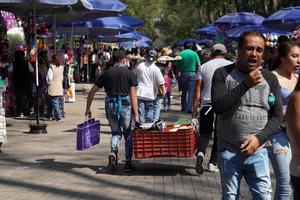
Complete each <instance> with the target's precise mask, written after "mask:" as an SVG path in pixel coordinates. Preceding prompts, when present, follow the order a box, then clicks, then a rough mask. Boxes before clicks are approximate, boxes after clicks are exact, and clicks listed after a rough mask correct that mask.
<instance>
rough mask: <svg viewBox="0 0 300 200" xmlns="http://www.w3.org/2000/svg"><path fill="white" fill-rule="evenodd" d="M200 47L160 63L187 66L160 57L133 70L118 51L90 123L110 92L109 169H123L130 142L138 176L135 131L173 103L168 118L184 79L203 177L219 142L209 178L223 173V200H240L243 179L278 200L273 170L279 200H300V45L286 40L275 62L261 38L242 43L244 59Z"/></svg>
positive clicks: (246, 36)
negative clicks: (173, 92) (103, 96)
mask: <svg viewBox="0 0 300 200" xmlns="http://www.w3.org/2000/svg"><path fill="white" fill-rule="evenodd" d="M194 47H196V48H193V45H191V44H188V43H186V44H185V46H184V49H182V50H181V51H180V52H179V51H172V50H171V49H170V48H164V49H162V50H161V52H160V53H159V54H158V55H165V53H166V52H169V55H172V53H174V52H175V54H173V56H175V55H179V56H180V58H181V59H180V60H178V61H174V62H161V63H160V62H159V59H158V61H157V62H155V59H156V57H157V51H155V50H153V49H152V50H148V51H147V52H146V54H145V56H143V57H142V58H140V59H139V60H138V61H136V60H131V61H130V62H131V63H128V62H126V58H128V52H127V53H126V51H125V50H123V49H118V50H115V51H113V57H114V59H115V60H116V63H115V64H114V65H113V67H111V68H109V69H108V70H107V71H104V72H103V73H102V74H101V75H100V76H99V77H98V79H97V80H96V82H95V85H94V87H93V89H92V90H91V92H90V93H89V96H88V100H87V107H86V115H89V116H90V115H91V110H90V106H91V103H92V101H93V97H94V94H95V93H96V92H97V90H98V89H99V88H103V87H104V89H105V92H106V94H107V97H106V99H105V110H106V115H107V118H108V120H109V124H110V127H111V129H112V139H111V151H110V154H109V156H108V167H109V168H110V169H116V167H117V161H118V148H119V140H120V138H121V137H122V135H124V138H125V157H126V164H125V170H127V171H130V170H131V169H132V166H131V157H132V138H131V134H130V132H131V130H132V128H133V124H135V125H137V124H143V123H154V122H156V121H157V120H158V119H159V112H160V110H161V109H162V107H161V105H160V100H159V99H160V98H164V99H165V100H164V108H163V110H166V111H167V108H168V107H167V106H170V104H167V99H169V96H170V94H168V92H169V93H170V92H171V90H169V89H166V88H168V87H169V84H170V80H171V84H172V80H174V79H175V78H174V77H176V80H177V81H178V82H179V86H180V90H181V110H182V111H183V112H186V113H191V115H192V117H194V118H198V119H199V122H200V127H199V133H200V135H199V143H198V147H197V151H196V166H195V169H196V172H197V173H198V174H202V173H204V171H205V167H204V166H203V162H204V156H205V154H206V148H207V146H208V143H209V140H210V139H211V137H212V135H213V134H214V141H213V147H212V152H211V156H210V159H209V163H208V167H207V170H208V171H210V172H219V173H220V178H221V186H222V199H238V198H239V192H240V183H241V179H242V177H244V179H245V181H246V183H247V184H248V186H249V191H250V192H251V194H252V196H253V199H271V194H272V193H271V192H272V187H271V178H270V173H271V172H270V168H269V163H271V165H272V167H273V171H274V174H275V177H276V186H275V188H276V189H275V193H274V195H275V196H274V199H291V196H292V188H294V192H293V195H294V199H299V198H300V197H299V184H298V183H299V179H300V171H299V166H300V165H299V162H300V159H299V152H300V151H299V148H300V144H299V141H300V140H299V131H300V128H299V127H300V126H299V118H300V117H299V104H300V100H299V85H300V81H299V79H298V73H297V70H298V68H299V66H300V43H299V41H297V40H294V39H290V38H288V37H287V36H282V37H280V38H279V41H278V45H277V47H276V49H275V50H274V51H273V54H272V55H269V56H268V57H266V56H265V55H266V51H267V47H266V39H265V38H264V36H263V35H261V34H260V33H258V32H253V31H249V32H245V33H243V34H242V35H241V37H240V39H239V46H238V49H237V54H236V56H228V52H227V49H226V47H225V46H224V45H223V44H214V45H212V46H210V47H207V49H205V51H204V50H203V49H201V48H197V45H194ZM230 58H234V59H230ZM274 58H275V59H274ZM203 60H205V61H204V62H203ZM133 63H134V65H133ZM108 80H119V81H108ZM171 88H172V86H171ZM131 122H133V123H131Z"/></svg>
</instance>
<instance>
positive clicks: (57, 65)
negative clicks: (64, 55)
mask: <svg viewBox="0 0 300 200" xmlns="http://www.w3.org/2000/svg"><path fill="white" fill-rule="evenodd" d="M51 63H52V64H55V65H56V67H59V66H60V62H59V59H58V56H57V55H53V56H52V57H51Z"/></svg>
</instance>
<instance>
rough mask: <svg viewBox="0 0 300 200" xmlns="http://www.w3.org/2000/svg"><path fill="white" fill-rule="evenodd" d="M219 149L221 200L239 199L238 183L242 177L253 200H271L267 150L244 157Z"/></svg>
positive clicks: (237, 153) (240, 154) (263, 149)
mask: <svg viewBox="0 0 300 200" xmlns="http://www.w3.org/2000/svg"><path fill="white" fill-rule="evenodd" d="M218 147H219V152H218V159H219V169H220V176H221V185H222V200H227V199H228V200H229V199H230V200H235V199H239V194H240V183H241V179H242V177H243V176H244V178H245V181H246V182H247V184H248V186H249V190H250V192H251V194H252V199H255V200H260V199H261V200H266V199H268V200H271V191H272V188H271V179H270V169H269V159H268V153H267V149H265V148H262V149H260V150H258V151H257V152H256V153H255V154H254V155H251V156H245V155H243V154H242V153H239V152H231V151H229V150H227V149H225V148H223V147H220V146H218Z"/></svg>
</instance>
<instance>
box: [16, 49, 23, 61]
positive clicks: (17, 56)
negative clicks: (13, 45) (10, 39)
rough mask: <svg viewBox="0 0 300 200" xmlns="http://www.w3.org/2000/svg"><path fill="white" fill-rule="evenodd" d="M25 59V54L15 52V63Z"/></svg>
mask: <svg viewBox="0 0 300 200" xmlns="http://www.w3.org/2000/svg"><path fill="white" fill-rule="evenodd" d="M24 58H25V52H24V51H21V50H17V51H16V52H15V60H16V62H19V61H23V60H24Z"/></svg>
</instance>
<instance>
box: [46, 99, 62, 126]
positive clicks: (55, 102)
mask: <svg viewBox="0 0 300 200" xmlns="http://www.w3.org/2000/svg"><path fill="white" fill-rule="evenodd" d="M60 99H61V96H49V101H50V102H49V105H48V110H47V117H48V118H50V117H51V115H52V110H53V111H54V114H55V118H56V120H60V119H61V118H62V113H61V108H60Z"/></svg>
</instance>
